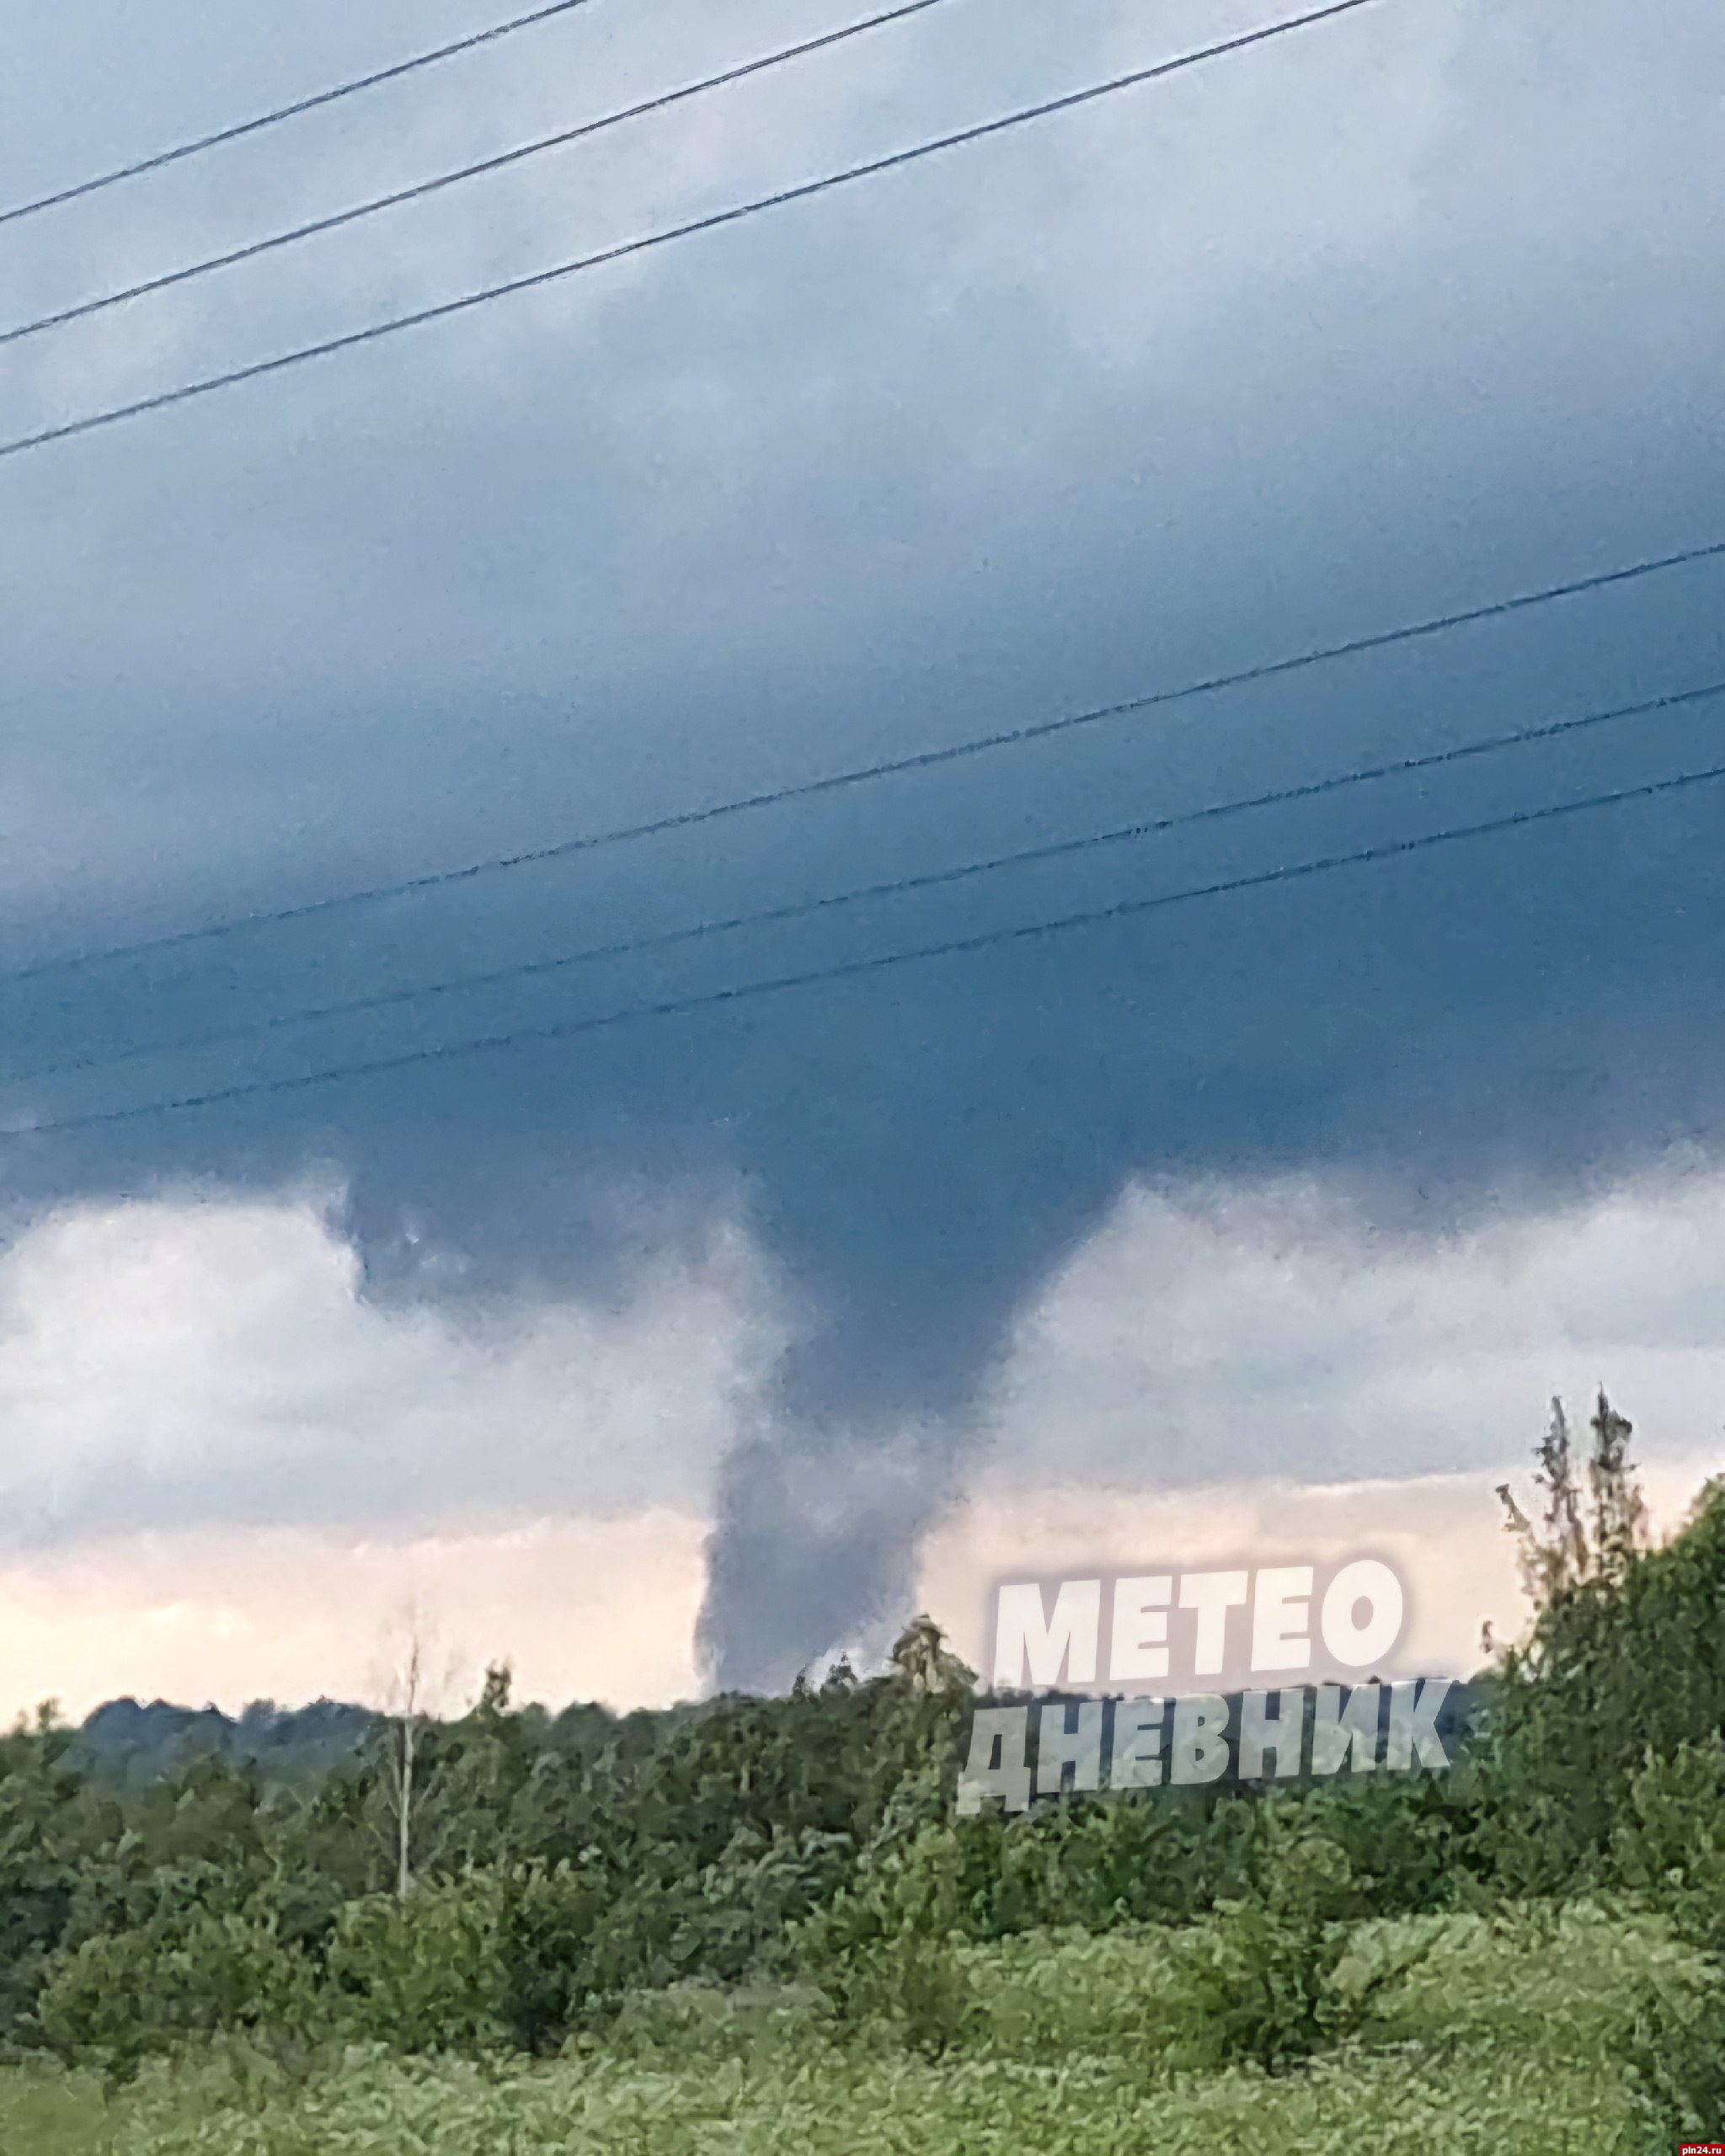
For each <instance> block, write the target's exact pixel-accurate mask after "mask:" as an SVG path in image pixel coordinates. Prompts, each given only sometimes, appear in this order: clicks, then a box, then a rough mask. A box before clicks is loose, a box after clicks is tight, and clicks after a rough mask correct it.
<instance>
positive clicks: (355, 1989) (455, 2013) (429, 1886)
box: [325, 1871, 510, 2052]
mask: <svg viewBox="0 0 1725 2156" xmlns="http://www.w3.org/2000/svg"><path fill="white" fill-rule="evenodd" d="M508 2008H509V1978H508V1970H507V1965H506V1958H505V1881H504V1879H503V1877H502V1876H499V1874H498V1873H496V1872H484V1871H474V1872H470V1873H467V1874H465V1875H464V1876H462V1877H461V1878H458V1879H452V1880H438V1881H430V1882H428V1883H426V1884H425V1885H422V1886H421V1887H418V1888H417V1889H416V1890H415V1891H414V1892H413V1893H411V1894H410V1895H409V1896H408V1897H407V1898H406V1900H404V1901H398V1900H397V1899H395V1898H394V1897H393V1896H390V1895H385V1894H372V1895H368V1896H366V1897H365V1898H364V1899H363V1900H361V1901H357V1902H351V1903H349V1904H348V1906H347V1908H344V1910H343V1911H342V1913H341V1919H340V1921H339V1924H337V1926H336V1930H335V1936H334V1939H333V1940H331V1941H330V1945H329V1955H328V1988H327V1992H326V1997H325V2012H326V2014H327V2015H328V2017H329V2020H330V2023H331V2025H333V2026H334V2028H335V2029H336V2030H337V2031H339V2033H340V2034H341V2035H343V2036H349V2037H351V2038H353V2039H355V2041H360V2042H367V2041H369V2042H373V2043H380V2044H385V2045H387V2046H388V2047H390V2048H391V2049H392V2050H394V2051H400V2052H444V2051H450V2052H486V2051H491V2050H494V2049H497V2048H498V2047H503V2046H507V2045H508V2044H509V2042H510V2029H509V2018H508Z"/></svg>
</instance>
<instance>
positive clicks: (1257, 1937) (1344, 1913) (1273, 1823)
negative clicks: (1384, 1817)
mask: <svg viewBox="0 0 1725 2156" xmlns="http://www.w3.org/2000/svg"><path fill="white" fill-rule="evenodd" d="M1369 1914H1370V1906H1369V1902H1368V1899H1367V1897H1366V1895H1365V1892H1364V1890H1363V1889H1362V1887H1361V1886H1360V1883H1359V1881H1358V1880H1357V1879H1356V1878H1355V1876H1354V1870H1353V1867H1352V1865H1350V1863H1349V1861H1348V1855H1347V1852H1346V1851H1345V1850H1344V1849H1343V1848H1342V1847H1341V1845H1340V1844H1339V1843H1338V1842H1336V1841H1334V1840H1332V1839H1331V1838H1329V1836H1327V1834H1325V1833H1322V1831H1321V1830H1320V1829H1319V1828H1317V1827H1316V1825H1315V1824H1314V1823H1313V1821H1312V1818H1311V1813H1310V1812H1309V1811H1308V1810H1307V1809H1306V1808H1305V1807H1302V1806H1299V1805H1298V1804H1297V1803H1294V1804H1283V1803H1280V1802H1278V1801H1274V1800H1271V1801H1268V1802H1266V1803H1265V1804H1264V1805H1263V1806H1262V1808H1261V1810H1260V1812H1259V1815H1258V1820H1257V1822H1256V1824H1255V1832H1254V1835H1253V1840H1252V1854H1251V1865H1250V1876H1249V1879H1248V1882H1247V1888H1246V1891H1244V1892H1242V1893H1239V1894H1237V1895H1234V1896H1231V1897H1226V1898H1225V1899H1222V1900H1220V1901H1219V1902H1218V1903H1217V1904H1216V1907H1215V1912H1214V1913H1213V1914H1212V1915H1211V1916H1210V1917H1209V1918H1208V1919H1205V1920H1204V1922H1203V1923H1202V1924H1199V1926H1198V1927H1197V1928H1196V1929H1195V1930H1194V1932H1193V1934H1192V1935H1191V1936H1190V1938H1189V1940H1188V1941H1187V1943H1186V1945H1185V1949H1184V1954H1183V1967H1182V1972H1181V1986H1180V1990H1181V1994H1182V1998H1181V2001H1180V2003H1181V2004H1183V2006H1184V2009H1185V2011H1184V2020H1185V2024H1186V2029H1185V2034H1186V2037H1187V2041H1188V2044H1189V2046H1190V2047H1192V2048H1193V2049H1194V2050H1195V2051H1196V2052H1198V2053H1199V2055H1200V2056H1204V2057H1208V2058H1210V2059H1211V2060H1214V2061H1215V2062H1218V2063H1223V2062H1233V2061H1249V2062H1251V2063H1254V2064H1256V2065H1258V2066H1260V2067H1262V2068H1263V2069H1264V2070H1265V2072H1267V2073H1279V2072H1282V2071H1284V2070H1285V2069H1286V2068H1289V2067H1290V2066H1292V2065H1295V2064H1296V2063H1298V2062H1300V2060H1302V2059H1306V2058H1310V2057H1311V2056H1312V2055H1313V2054H1314V2053H1316V2052H1320V2051H1322V2050H1326V2049H1327V2048H1329V2047H1332V2046H1333V2045H1336V2044H1338V2043H1340V2042H1341V2041H1343V2040H1344V2039H1345V2038H1346V2037H1348V2036H1353V2035H1355V2034H1357V2033H1358V2032H1359V2030H1360V2029H1362V2028H1363V2027H1364V2026H1365V2024H1366V2023H1367V2021H1368V2020H1370V2016H1371V2015H1372V2013H1373V2011H1374V2010H1375V2006H1376V2004H1377V2002H1378V2000H1379V1999H1380V1998H1381V1994H1382V1993H1383V1992H1384V1991H1385V1990H1386V1989H1387V1988H1388V1987H1389V1986H1390V1985H1391V1984H1392V1983H1395V1982H1397V1980H1398V1979H1399V1978H1400V1977H1402V1976H1403V1975H1405V1974H1406V1973H1407V1971H1408V1970H1409V1969H1410V1968H1411V1967H1413V1964H1414V1963H1415V1961H1418V1960H1419V1959H1421V1958H1423V1953H1424V1951H1429V1950H1427V1949H1425V1948H1423V1946H1421V1945H1413V1946H1409V1947H1405V1948H1404V1949H1403V1950H1402V1952H1401V1953H1400V1954H1399V1955H1397V1956H1392V1957H1384V1956H1379V1957H1378V1958H1376V1959H1375V1960H1374V1959H1373V1958H1372V1957H1371V1956H1370V1955H1369V1954H1363V1953H1361V1952H1360V1951H1359V1947H1360V1945H1361V1933H1360V1926H1361V1924H1362V1922H1363V1920H1364V1919H1365V1918H1366V1917H1368V1916H1369Z"/></svg>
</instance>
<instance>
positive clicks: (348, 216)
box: [0, 0, 944, 346]
mask: <svg viewBox="0 0 1725 2156" xmlns="http://www.w3.org/2000/svg"><path fill="white" fill-rule="evenodd" d="M943 4H944V0H903V4H901V5H900V6H898V7H895V8H887V9H885V10H884V12H883V13H879V14H875V15H869V16H868V17H866V18H865V19H863V20H862V21H860V22H854V23H846V24H844V25H843V26H842V27H841V28H840V29H835V30H828V31H827V32H826V33H825V35H823V36H820V37H813V38H805V39H804V40H802V42H801V43H799V44H797V45H783V46H781V47H780V48H779V49H778V50H777V51H774V52H769V53H766V54H763V55H762V56H761V58H759V59H756V60H747V61H742V62H741V63H740V64H739V65H738V66H736V67H726V68H724V69H722V70H721V71H720V72H718V73H717V74H714V75H706V76H703V77H702V78H701V79H700V80H699V81H698V82H694V83H684V84H682V85H681V87H680V88H676V89H674V90H666V91H664V92H661V93H660V94H659V95H658V96H656V97H650V98H644V99H642V100H640V102H639V103H638V104H631V105H625V106H622V107H621V108H620V109H617V111H614V112H607V113H603V114H601V115H600V116H599V118H597V119H596V120H583V121H582V122H581V123H580V125H579V126H575V127H565V128H563V129H560V130H559V131H558V132H557V133H556V134H554V135H541V136H537V137H536V138H535V139H534V140H533V141H531V142H522V143H518V144H516V145H515V147H512V148H510V149H507V150H502V151H499V152H497V153H496V154H495V155H494V156H492V157H481V158H478V160H476V161H475V162H474V163H472V164H466V165H462V166H460V167H459V168H457V169H455V170H454V171H451V172H442V173H435V174H434V175H433V176H432V177H431V178H430V179H421V180H416V181H415V182H414V184H412V185H411V186H409V187H398V188H396V189H393V191H392V192H391V193H389V194H386V195H373V196H371V198H370V200H366V201H364V202H358V203H355V204H352V205H350V206H349V207H348V208H347V209H344V210H337V211H333V212H332V213H331V214H330V215H329V216H323V217H313V218H311V219H309V220H308V221H307V222H306V223H304V224H299V225H295V226H292V227H290V228H289V229H288V230H286V231H284V232H271V233H270V234H269V235H268V236H267V237H264V238H263V239H256V240H251V241H248V243H246V244H245V245H244V246H243V247H235V248H228V249H227V251H226V252H225V253H220V254H211V255H207V256H206V257H205V258H204V259H203V260H201V261H199V262H190V263H186V264H183V265H182V266H181V267H180V268H179V269H178V270H165V271H163V273H162V275H159V276H155V277H146V278H143V279H142V280H140V281H139V282H138V283H136V284H135V285H126V286H121V287H120V288H119V289H118V290H116V291H111V292H103V293H100V294H99V295H98V296H96V297H95V298H94V299H88V300H79V301H77V302H76V303H75V304H74V305H72V306H71V307H59V308H56V310H55V311H54V312H52V313H50V314H40V315H37V316H36V317H35V319H34V320H32V321H29V322H20V323H17V324H15V325H14V326H13V328H10V329H0V346H3V345H7V344H20V343H22V342H23V340H24V339H26V338H29V337H37V336H40V335H42V334H44V333H45V332H46V331H48V330H51V329H63V328H66V327H67V325H68V324H69V323H74V322H83V321H87V320H88V318H90V317H91V316H92V315H97V314H105V313H106V312H109V310H110V309H111V308H114V307H124V306H126V305H128V304H129V303H130V302H132V301H134V300H141V299H147V298H149V297H150V296H152V294H154V293H157V292H165V291H172V290H174V287H176V286H180V285H188V284H190V283H192V282H193V281H194V280H195V279H197V278H200V277H207V276H211V275H213V274H214V273H215V272H216V270H232V269H233V268H235V267H236V266H237V265H238V264H240V263H243V262H252V261H255V260H256V259H258V257H259V255H264V254H271V253H275V251H276V250H277V249H278V248H284V247H291V246H293V245H295V244H296V243H298V242H299V241H302V240H308V239H315V238H318V237H321V236H322V235H323V234H324V233H326V232H339V231H340V230H341V229H342V227H344V226H346V225H353V224H357V223H359V222H360V220H361V219H363V218H366V217H372V216H377V214H378V213H379V212H380V211H384V210H393V209H398V208H399V207H401V206H402V205H403V204H405V203H409V202H417V201H419V200H422V199H423V198H424V197H425V196H426V195H435V194H437V193H439V192H440V191H441V189H444V188H447V187H455V186H457V185H459V184H461V183H462V181H464V180H469V179H479V178H480V177H482V176H483V174H485V173H494V172H501V171H503V170H505V168H507V167H509V166H510V165H516V164H521V163H524V162H525V161H526V159H528V158H530V157H540V156H542V155H543V154H544V153H545V152H547V151H550V150H560V149H567V148H568V147H570V146H571V145H572V144H574V143H576V142H580V141H585V140H586V139H587V138H588V137H589V136H594V135H602V134H604V133H605V132H606V131H607V130H608V129H610V128H613V127H620V126H622V124H623V123H624V122H625V121H626V120H641V119H644V118H645V117H647V115H649V114H652V113H658V112H665V111H667V110H669V109H670V108H671V107H672V106H673V105H677V104H685V103H686V102H687V101H688V100H689V99H692V98H697V97H701V96H703V95H705V94H706V93H708V92H709V91H712V90H717V89H722V88H726V87H727V86H729V84H731V83H740V82H742V81H744V80H745V79H746V78H747V77H750V76H751V75H761V74H765V73H766V72H768V71H769V70H771V69H772V68H775V67H784V66H786V65H788V63H789V62H790V61H793V60H802V59H805V58H807V57H808V56H809V55H810V54H811V53H815V52H822V51H825V50H826V49H827V48H828V47H829V46H831V45H842V44H844V43H846V40H849V39H851V38H854V37H861V36H862V35H863V34H864V32H865V31H868V30H874V29H883V28H884V26H885V25H887V24H889V23H897V22H902V21H904V20H905V19H906V18H907V17H908V16H911V15H920V14H921V13H924V12H925V11H926V10H927V9H928V8H936V7H940V6H942V5H943Z"/></svg>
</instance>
